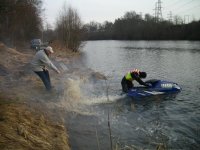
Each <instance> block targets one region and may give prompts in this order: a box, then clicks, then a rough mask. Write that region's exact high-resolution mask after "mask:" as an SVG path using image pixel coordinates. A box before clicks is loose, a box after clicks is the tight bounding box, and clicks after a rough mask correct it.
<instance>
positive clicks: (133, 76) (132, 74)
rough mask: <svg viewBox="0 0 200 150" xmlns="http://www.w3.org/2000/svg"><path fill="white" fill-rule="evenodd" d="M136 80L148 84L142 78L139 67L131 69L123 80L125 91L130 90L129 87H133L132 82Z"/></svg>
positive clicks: (141, 83)
mask: <svg viewBox="0 0 200 150" xmlns="http://www.w3.org/2000/svg"><path fill="white" fill-rule="evenodd" d="M134 80H136V81H137V82H138V83H139V84H140V85H144V86H148V85H147V84H146V83H145V82H143V81H142V80H141V79H140V71H139V70H138V69H134V70H132V71H129V72H128V73H127V74H126V75H125V76H124V77H123V79H122V81H121V85H122V90H123V92H128V90H129V89H131V88H133V83H132V82H133V81H134Z"/></svg>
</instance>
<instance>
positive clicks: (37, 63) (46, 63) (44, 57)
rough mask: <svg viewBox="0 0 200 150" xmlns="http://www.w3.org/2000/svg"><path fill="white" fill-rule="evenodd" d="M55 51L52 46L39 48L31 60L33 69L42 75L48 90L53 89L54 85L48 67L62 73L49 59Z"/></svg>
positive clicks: (41, 77)
mask: <svg viewBox="0 0 200 150" xmlns="http://www.w3.org/2000/svg"><path fill="white" fill-rule="evenodd" d="M53 53H54V51H53V49H52V47H50V46H48V47H46V48H45V49H44V50H39V51H38V52H37V53H36V54H35V56H34V57H33V60H32V62H31V65H32V69H33V71H34V72H35V73H36V74H37V75H38V76H39V77H40V79H41V80H42V82H43V83H44V85H45V87H46V89H47V90H48V91H50V90H51V89H52V86H51V80H50V76H49V71H48V69H47V67H49V68H51V69H53V70H54V71H55V72H57V73H60V71H59V70H58V69H57V67H56V66H55V65H54V64H53V63H52V62H51V60H50V59H49V57H50V55H51V54H53Z"/></svg>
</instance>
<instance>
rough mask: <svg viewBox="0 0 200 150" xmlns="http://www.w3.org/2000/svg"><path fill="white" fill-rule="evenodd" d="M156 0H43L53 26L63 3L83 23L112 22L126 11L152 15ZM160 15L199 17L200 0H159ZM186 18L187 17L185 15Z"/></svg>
mask: <svg viewBox="0 0 200 150" xmlns="http://www.w3.org/2000/svg"><path fill="white" fill-rule="evenodd" d="M157 1H158V0H44V5H43V7H44V8H45V18H46V22H48V23H50V24H51V25H53V26H54V24H55V20H56V17H57V16H58V14H59V12H60V10H61V9H62V7H63V5H64V4H67V5H70V6H72V8H74V9H76V10H77V11H78V13H79V16H80V17H81V20H82V21H83V23H89V22H90V21H95V22H99V23H103V22H104V21H111V22H114V20H115V19H117V18H120V17H122V16H123V15H124V14H125V12H127V11H135V12H136V13H142V14H143V15H144V14H146V13H149V14H151V15H154V9H155V3H156V2H157ZM161 2H162V3H161V6H162V15H163V18H165V19H167V17H168V14H169V12H170V11H171V12H172V15H179V16H181V17H182V18H184V16H185V18H186V17H187V16H189V19H190V20H192V19H193V18H195V19H197V20H199V19H200V0H161ZM187 18H188V17H187Z"/></svg>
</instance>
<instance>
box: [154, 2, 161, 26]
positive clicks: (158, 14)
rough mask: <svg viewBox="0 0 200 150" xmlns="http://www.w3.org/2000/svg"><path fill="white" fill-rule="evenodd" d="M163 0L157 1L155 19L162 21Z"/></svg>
mask: <svg viewBox="0 0 200 150" xmlns="http://www.w3.org/2000/svg"><path fill="white" fill-rule="evenodd" d="M161 3H162V2H161V0H158V2H156V3H155V21H156V22H158V21H161V20H162V6H161Z"/></svg>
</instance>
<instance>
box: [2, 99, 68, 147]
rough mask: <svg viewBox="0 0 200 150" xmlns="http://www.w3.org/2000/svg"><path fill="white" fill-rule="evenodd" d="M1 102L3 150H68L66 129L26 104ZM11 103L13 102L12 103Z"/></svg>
mask: <svg viewBox="0 0 200 150" xmlns="http://www.w3.org/2000/svg"><path fill="white" fill-rule="evenodd" d="M8 100H9V99H6V98H4V99H3V100H2V98H1V99H0V102H3V101H4V103H3V104H2V103H1V104H0V131H1V134H0V149H1V150H3V149H13V150H16V149H24V150H26V149H38V150H39V149H43V150H45V149H47V150H49V149H58V150H69V149H70V148H69V144H68V136H67V134H66V130H65V127H64V126H63V125H60V123H59V124H56V123H52V122H51V121H49V119H47V118H46V117H44V115H42V113H39V112H38V110H34V109H33V108H30V107H28V106H27V105H26V104H22V103H18V102H16V101H15V102H11V103H5V102H6V101H8ZM9 101H10V100H9Z"/></svg>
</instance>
